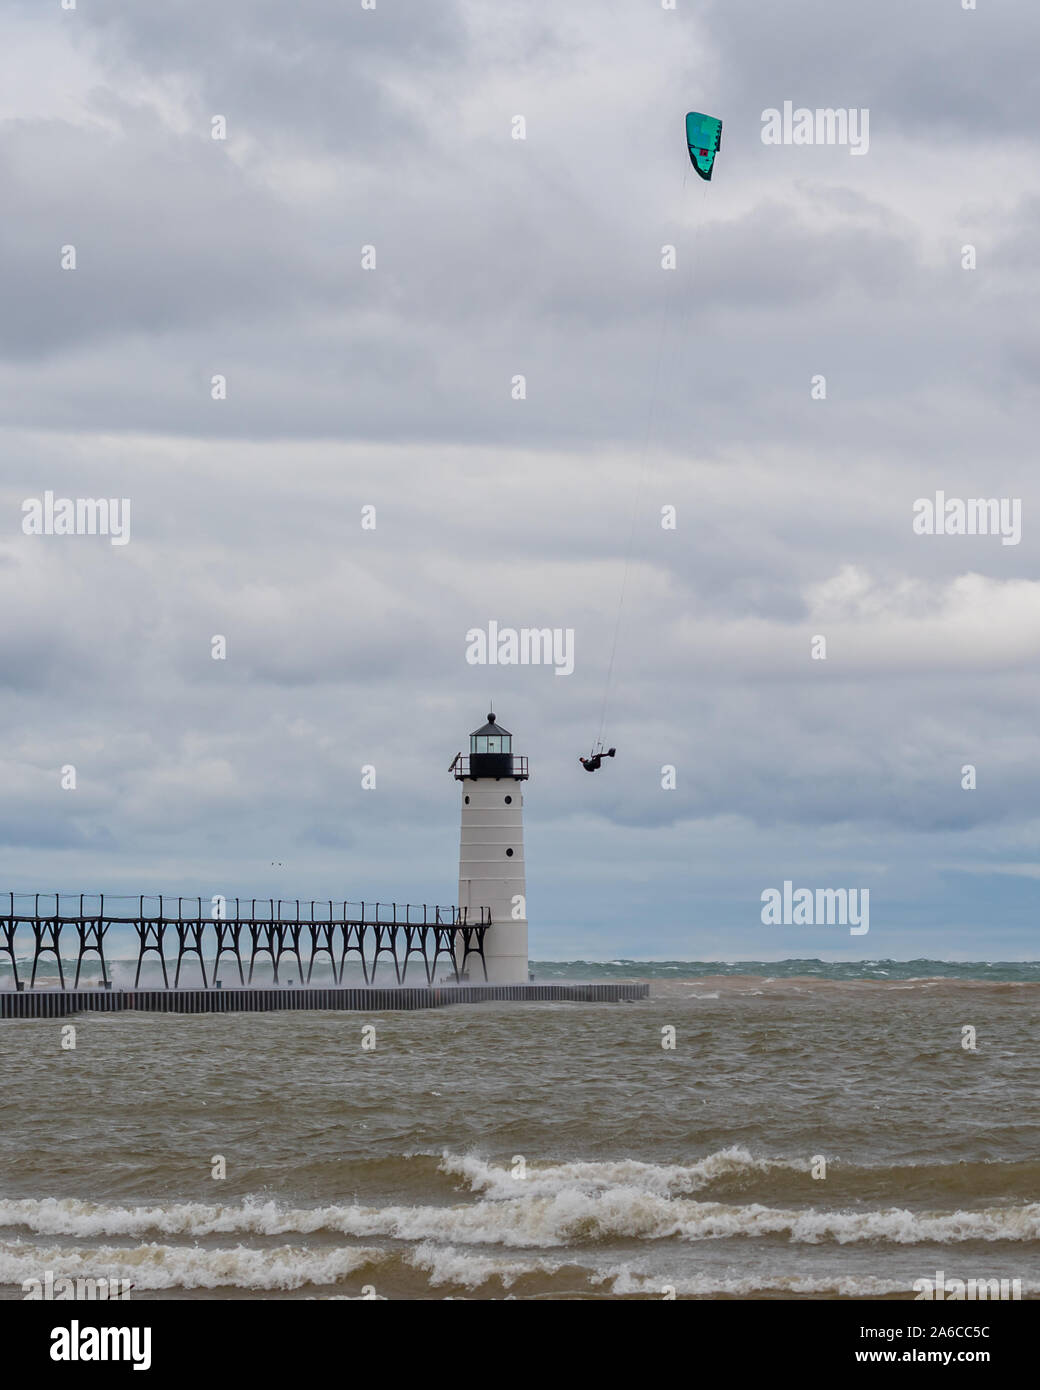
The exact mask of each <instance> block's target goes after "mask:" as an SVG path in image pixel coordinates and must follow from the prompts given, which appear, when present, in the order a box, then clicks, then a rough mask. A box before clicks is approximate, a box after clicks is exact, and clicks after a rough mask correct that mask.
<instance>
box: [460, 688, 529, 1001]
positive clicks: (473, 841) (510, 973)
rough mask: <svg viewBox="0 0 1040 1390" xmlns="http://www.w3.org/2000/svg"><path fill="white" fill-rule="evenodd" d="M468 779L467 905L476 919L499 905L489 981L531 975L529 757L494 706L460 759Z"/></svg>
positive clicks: (463, 888) (488, 943) (489, 949)
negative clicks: (526, 810) (526, 790)
mask: <svg viewBox="0 0 1040 1390" xmlns="http://www.w3.org/2000/svg"><path fill="white" fill-rule="evenodd" d="M452 770H453V771H454V774H455V778H456V780H457V781H458V782H459V783H460V784H461V787H462V831H461V834H460V837H459V906H460V907H465V908H469V909H470V913H469V917H470V921H476V920H478V919H479V916H480V909H481V908H482V907H486V908H489V909H490V912H491V927H490V929H489V931H488V933H487V936H486V937H485V939H484V958H485V960H486V962H487V972H488V981H489V982H490V983H491V984H493V985H520V984H526V983H527V980H528V963H527V887H526V883H525V878H524V819H523V809H524V798H523V783H524V782H525V781H526V780H527V759H526V757H520V756H518V755H517V754H515V753H514V752H513V736H512V734H511V733H510V732H509V730H508V729H503V728H502V726H501V724H499V723H498V722H497V720H496V719H495V716H494V714H489V715H488V717H487V723H486V724H484V725H483V726H482V727H481V728H479V729H476V730H475V731H474V732H473V733H472V734H470V738H469V756H468V757H463V755H462V754H461V753H460V754H459V756H458V757H457V758H456V759H455V762H454V763H453V764H452Z"/></svg>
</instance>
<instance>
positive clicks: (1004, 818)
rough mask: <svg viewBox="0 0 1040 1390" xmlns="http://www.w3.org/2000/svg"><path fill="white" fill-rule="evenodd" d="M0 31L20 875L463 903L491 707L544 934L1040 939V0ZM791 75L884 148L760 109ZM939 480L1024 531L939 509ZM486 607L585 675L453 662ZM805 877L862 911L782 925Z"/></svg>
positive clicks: (118, 886)
mask: <svg viewBox="0 0 1040 1390" xmlns="http://www.w3.org/2000/svg"><path fill="white" fill-rule="evenodd" d="M2 39H3V42H2V43H0V54H2V56H0V119H2V126H0V180H2V186H3V189H4V199H3V202H4V212H3V216H2V218H0V275H2V278H3V286H2V290H3V294H2V299H3V308H2V313H0V419H2V441H0V445H2V455H0V458H2V462H0V516H2V517H3V518H4V520H3V521H2V524H0V603H2V606H0V641H2V646H0V651H2V653H3V659H2V662H0V718H2V727H3V741H2V744H0V844H2V849H0V866H2V870H3V872H2V873H0V889H2V890H4V891H6V890H8V889H11V890H14V891H37V890H40V891H54V890H55V889H61V890H63V891H69V892H72V891H75V892H79V891H93V892H96V891H100V890H102V889H103V890H105V891H106V892H109V893H134V894H136V893H138V892H159V891H163V892H173V893H182V892H183V893H185V894H194V893H202V894H206V895H209V894H212V893H217V892H222V893H226V894H230V895H232V896H234V895H235V894H243V895H246V896H250V897H251V896H254V895H256V896H270V895H274V896H282V897H288V898H295V897H297V896H302V897H304V898H308V899H309V898H311V897H319V898H321V897H325V898H328V897H337V898H342V897H348V898H350V899H354V900H358V899H361V898H366V899H376V898H381V899H397V900H398V901H402V900H409V901H413V902H423V901H430V902H432V901H438V902H441V903H451V902H454V901H455V900H456V892H457V862H458V818H459V808H458V801H459V787H458V784H457V783H455V782H454V781H453V779H452V778H451V777H450V776H449V773H448V764H449V763H450V761H451V759H452V757H453V756H454V754H455V753H456V752H457V751H458V750H459V749H460V748H465V747H466V736H467V735H468V733H469V732H470V731H471V730H472V729H475V728H476V727H477V726H478V725H480V724H481V723H483V721H484V718H485V715H486V713H487V711H488V709H489V708H491V704H489V701H493V705H494V709H495V711H496V712H497V714H498V716H499V718H500V720H501V722H502V723H503V724H504V725H506V726H507V727H508V728H509V729H511V730H512V731H513V733H514V735H515V739H514V746H515V747H516V749H517V751H519V752H522V753H526V754H527V755H528V756H529V758H530V761H531V780H530V782H529V783H528V784H526V788H525V802H526V809H525V815H526V840H527V845H526V857H527V871H528V907H529V916H530V921H531V955H532V958H535V959H546V958H561V959H563V958H567V959H569V958H575V957H584V958H587V959H610V958H612V957H616V956H627V957H634V958H647V957H655V958H688V959H711V958H722V959H736V958H741V957H745V958H753V959H763V958H765V959H771V958H782V957H788V956H806V955H822V956H826V957H833V958H838V959H841V958H850V959H860V958H864V957H866V958H878V957H883V956H889V957H894V958H914V957H922V956H926V957H936V958H953V959H987V960H994V959H1031V958H1035V957H1036V956H1037V955H1038V951H1037V924H1038V920H1040V914H1038V911H1037V894H1038V889H1040V884H1038V883H1037V879H1038V878H1040V851H1038V836H1040V809H1038V804H1037V791H1038V785H1040V777H1038V774H1040V737H1038V732H1037V719H1038V714H1037V711H1038V708H1040V680H1038V668H1037V662H1038V656H1040V578H1038V576H1037V573H1036V556H1037V546H1038V543H1040V485H1038V482H1037V460H1036V450H1037V424H1038V418H1040V417H1038V407H1040V401H1038V390H1037V380H1038V371H1040V344H1038V339H1037V332H1036V323H1037V309H1038V298H1037V289H1038V278H1040V277H1038V270H1037V254H1036V247H1037V244H1038V238H1040V139H1038V135H1037V126H1036V121H1035V109H1036V101H1037V86H1038V76H1037V64H1036V54H1037V52H1038V51H1040V9H1038V7H1037V6H1036V4H1035V3H1034V0H1003V2H1002V3H1001V4H996V3H994V2H993V0H978V10H977V11H963V10H962V9H961V6H960V0H918V2H917V3H915V4H913V5H908V4H907V3H906V0H874V3H871V4H864V3H852V0H835V3H832V4H828V5H823V4H820V3H818V0H787V3H785V4H784V5H782V6H778V5H767V4H763V3H762V0H718V3H693V0H677V5H676V9H675V10H665V9H662V8H661V5H660V4H659V3H657V2H656V0H570V2H569V3H567V4H565V5H564V4H560V3H558V0H540V2H536V0H527V2H526V3H519V2H517V3H511V2H510V0H494V3H491V0H482V3H476V2H475V0H378V3H377V5H376V8H375V9H374V10H371V11H369V10H362V8H361V5H360V3H359V0H295V3H291V4H290V3H286V2H285V0H279V3H275V2H274V0H220V3H219V4H216V5H214V4H213V3H212V0H178V3H176V4H172V5H170V4H162V3H159V2H158V0H78V6H77V8H76V9H75V10H71V11H63V10H62V9H61V8H60V4H59V0H48V3H46V4H40V3H38V0H32V3H30V0H8V4H7V6H6V10H5V16H4V19H3V21H2ZM785 101H791V102H793V103H794V106H796V107H798V106H806V107H809V108H816V107H834V108H847V109H855V110H857V111H858V110H862V109H864V108H866V109H867V110H869V149H868V150H867V152H866V153H865V154H863V155H854V154H852V153H851V152H850V150H849V148H847V147H838V146H835V147H826V146H820V145H810V146H793V145H766V144H764V143H763V141H762V138H761V132H762V113H763V111H765V110H766V109H767V108H771V107H777V108H782V107H783V104H784V102H785ZM688 110H698V111H704V112H708V113H711V114H714V115H718V116H720V117H721V118H722V119H723V121H724V131H723V138H722V149H721V152H720V154H719V156H718V160H717V163H716V167H715V176H714V179H713V181H712V182H711V183H710V184H707V183H703V182H701V181H700V180H699V179H698V178H697V177H696V176H695V175H694V174H693V171H692V170H691V168H690V166H689V161H688V158H687V154H686V147H685V138H684V130H683V117H684V115H685V113H686V111H688ZM215 116H223V117H224V118H225V120H226V128H227V138H226V139H225V140H214V139H212V138H211V130H212V122H213V118H214V117H215ZM517 116H522V117H523V118H524V122H525V124H526V138H525V139H523V140H517V139H514V138H512V132H513V129H514V118H515V117H517ZM368 245H370V246H374V247H375V250H376V268H375V269H374V270H365V269H363V268H362V247H363V246H368ZM666 245H674V246H675V247H676V248H677V257H678V266H677V269H676V270H674V271H668V270H663V269H662V268H661V257H662V247H664V246H666ZM966 245H971V246H974V247H975V253H976V256H977V268H976V269H974V270H965V269H963V268H962V248H963V247H965V246H966ZM66 246H74V247H75V254H76V268H75V270H63V269H62V268H61V249H62V248H63V247H66ZM217 374H220V375H223V376H225V377H226V379H227V399H226V400H213V399H212V396H211V380H212V378H213V377H214V376H215V375H217ZM816 374H822V375H823V376H825V378H826V392H827V395H826V399H825V400H813V399H812V397H811V382H812V378H813V377H814V375H816ZM517 375H523V376H524V377H525V378H526V385H527V398H526V400H514V399H513V398H512V389H511V388H512V381H513V378H514V377H515V376H517ZM48 490H49V491H51V492H53V493H54V494H55V495H56V496H58V497H71V498H76V497H101V496H105V497H118V498H123V497H128V498H130V499H131V538H130V542H129V544H127V545H123V546H118V545H112V544H110V542H109V539H108V538H106V537H101V536H68V537H64V536H27V535H24V534H23V531H22V521H23V503H24V502H25V501H26V499H29V498H34V497H41V498H42V497H43V495H44V493H45V492H46V491H48ZM937 490H941V491H943V492H944V493H945V494H946V495H947V496H948V497H951V498H975V497H994V498H1008V499H1020V501H1021V516H1022V536H1021V541H1020V543H1019V544H1017V545H1004V544H1002V542H1001V538H1000V537H999V536H964V537H958V536H922V535H916V534H914V531H913V529H912V520H913V504H914V501H915V499H917V498H920V497H934V494H935V492H936V491H937ZM365 505H371V506H374V507H375V508H376V517H377V524H376V528H375V529H374V530H368V531H365V530H362V527H361V509H362V507H363V506H365ZM666 506H674V507H675V508H676V509H677V519H678V520H677V527H676V529H675V530H674V531H669V530H663V529H662V528H661V525H660V518H661V509H662V508H663V507H666ZM630 535H631V547H630ZM629 554H630V555H631V561H630V564H628V568H627V576H628V577H627V585H626V597H625V603H624V609H623V612H622V621H621V626H620V636H619V639H618V648H617V658H616V663H615V674H614V681H613V685H612V688H611V691H610V695H609V702H608V704H607V722H606V727H605V736H606V738H607V741H608V742H609V743H611V744H615V745H616V746H617V748H618V756H617V758H616V760H615V761H613V762H611V763H609V764H607V766H606V767H605V768H604V769H603V771H602V772H601V773H599V774H598V775H596V776H588V775H586V774H585V773H584V772H583V771H582V769H581V767H580V766H579V764H578V762H577V755H578V754H580V753H587V752H588V750H589V747H590V745H591V743H592V741H593V739H594V738H595V737H596V735H597V733H598V732H599V727H600V712H601V707H602V705H603V701H604V694H605V686H606V676H607V667H608V663H609V659H610V652H611V644H612V640H613V635H614V628H615V621H616V619H617V615H618V608H619V596H620V592H621V588H622V583H623V580H624V576H625V574H626V557H628V556H629ZM492 620H494V621H496V622H498V623H499V624H500V625H501V626H514V627H539V628H542V627H559V628H564V629H573V632H574V647H575V669H574V672H573V674H571V675H568V676H557V675H556V674H554V671H553V669H552V668H551V667H547V666H531V667H525V668H519V667H512V668H510V667H497V668H493V669H490V668H487V667H479V666H472V665H469V664H467V661H466V641H465V635H466V632H467V630H468V629H470V628H473V627H480V628H485V629H486V627H487V625H488V623H489V622H490V621H492ZM216 634H221V635H223V636H225V637H226V639H227V658H226V660H223V661H214V660H213V659H212V657H211V639H212V638H213V637H214V635H216ZM817 635H822V636H825V637H826V641H827V657H826V660H824V661H819V660H812V659H811V656H810V645H811V641H812V639H813V637H814V636H817ZM969 763H970V764H973V765H974V766H975V768H976V769H977V774H976V775H977V788H976V789H975V790H963V789H962V786H961V780H962V773H961V769H962V767H963V766H964V765H965V764H969ZM70 764H71V765H73V766H74V767H75V769H76V783H77V785H76V788H75V790H65V789H63V788H62V786H61V769H62V768H63V767H64V766H66V765H70ZM367 764H371V765H373V766H374V767H375V769H376V780H377V785H376V789H375V790H363V789H362V786H361V769H362V767H363V766H364V765H367ZM665 765H673V766H674V767H675V769H676V781H677V785H676V787H675V789H674V790H665V789H663V788H662V785H661V781H662V768H663V767H664V766H665ZM787 879H789V880H792V881H793V882H794V884H795V886H797V887H811V888H817V887H819V888H842V887H846V888H859V889H864V888H866V889H869V890H870V932H869V934H868V935H867V936H865V937H850V936H849V935H848V932H847V930H843V929H841V928H838V927H820V928H813V927H796V926H787V927H781V926H765V925H763V924H762V922H761V920H760V912H761V901H760V899H761V894H762V891H763V890H764V889H767V888H770V887H780V886H781V885H782V884H783V882H784V880H787Z"/></svg>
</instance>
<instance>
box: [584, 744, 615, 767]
mask: <svg viewBox="0 0 1040 1390" xmlns="http://www.w3.org/2000/svg"><path fill="white" fill-rule="evenodd" d="M616 752H617V749H616V748H608V749H607V751H606V752H605V753H594V754H593V755H592V757H591V758H581V757H579V759H578V762H579V763H581V765H582V767H583V768H584V769H585V771H586V772H598V771H599V770H600V768H601V767H602V766H603V759H604V758H612V757H613V756H614V754H615V753H616Z"/></svg>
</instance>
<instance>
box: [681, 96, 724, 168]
mask: <svg viewBox="0 0 1040 1390" xmlns="http://www.w3.org/2000/svg"><path fill="white" fill-rule="evenodd" d="M721 144H722V122H721V121H720V120H718V119H717V118H716V117H715V116H704V115H702V114H701V112H700V111H690V112H689V113H688V115H687V117H686V147H687V149H688V150H689V151H690V163H691V164H692V165H693V167H694V168H695V169H696V170H697V172H698V174H700V176H701V178H702V179H707V180H708V181H709V182H710V181H711V171H712V169H713V168H714V167H715V156H716V155H717V154H718V152H719V146H720V145H721Z"/></svg>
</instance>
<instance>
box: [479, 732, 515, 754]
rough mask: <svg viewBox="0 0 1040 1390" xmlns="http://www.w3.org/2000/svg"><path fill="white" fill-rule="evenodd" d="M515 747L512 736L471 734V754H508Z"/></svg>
mask: <svg viewBox="0 0 1040 1390" xmlns="http://www.w3.org/2000/svg"><path fill="white" fill-rule="evenodd" d="M512 746H513V739H512V735H511V734H471V735H470V740H469V751H470V752H471V753H508V752H509V751H510V749H511V748H512Z"/></svg>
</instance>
